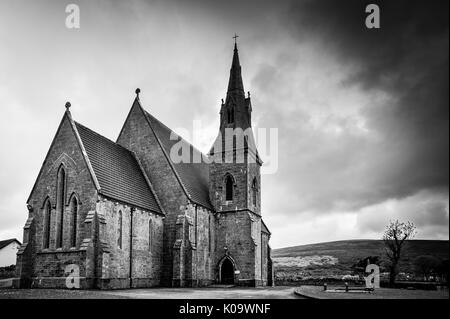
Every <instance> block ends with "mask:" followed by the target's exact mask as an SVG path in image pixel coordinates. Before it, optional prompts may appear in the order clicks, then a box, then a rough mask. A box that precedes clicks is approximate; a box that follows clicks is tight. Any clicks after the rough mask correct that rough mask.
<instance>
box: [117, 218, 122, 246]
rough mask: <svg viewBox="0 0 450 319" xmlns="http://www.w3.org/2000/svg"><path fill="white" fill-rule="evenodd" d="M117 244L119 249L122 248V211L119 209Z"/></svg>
mask: <svg viewBox="0 0 450 319" xmlns="http://www.w3.org/2000/svg"><path fill="white" fill-rule="evenodd" d="M117 246H118V247H119V249H122V211H121V210H119V225H118V236H117Z"/></svg>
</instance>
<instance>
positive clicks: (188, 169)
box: [144, 110, 214, 210]
mask: <svg viewBox="0 0 450 319" xmlns="http://www.w3.org/2000/svg"><path fill="white" fill-rule="evenodd" d="M144 112H145V115H146V117H147V120H148V121H149V123H150V126H151V128H152V129H153V131H154V132H155V134H156V136H157V137H158V139H159V140H160V142H161V144H162V147H163V149H164V150H165V152H166V154H167V156H168V158H169V161H170V163H171V165H172V167H173V169H174V171H175V173H176V174H177V175H178V177H179V179H180V181H181V183H182V185H183V187H184V189H185V190H186V193H187V196H188V197H189V198H190V199H191V200H192V201H193V202H194V203H196V204H199V205H202V206H204V207H206V208H208V209H211V210H214V208H213V206H212V205H211V202H210V200H209V168H208V164H207V163H205V162H204V161H203V160H201V161H200V162H199V163H197V162H195V163H194V160H195V159H202V156H205V155H203V154H202V153H201V152H200V151H199V150H197V149H196V148H195V147H194V146H192V145H191V144H190V143H188V142H187V141H185V140H184V139H182V138H181V137H179V138H178V140H171V139H170V135H171V133H173V131H172V130H171V129H170V128H168V127H167V126H166V125H164V124H163V123H161V122H160V121H159V120H158V119H156V118H155V117H154V116H153V115H151V114H150V113H148V112H147V111H145V110H144ZM174 134H175V133H174ZM179 141H181V143H184V145H185V146H186V148H188V149H189V150H190V152H189V153H190V154H189V159H190V160H189V162H188V163H186V162H181V163H176V162H175V161H172V160H171V159H170V150H171V148H172V146H173V145H174V144H176V143H178V142H179ZM183 149H184V148H183Z"/></svg>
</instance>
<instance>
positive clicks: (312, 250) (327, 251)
mask: <svg viewBox="0 0 450 319" xmlns="http://www.w3.org/2000/svg"><path fill="white" fill-rule="evenodd" d="M421 255H432V256H435V257H437V258H440V259H443V260H445V259H449V241H448V240H410V241H408V242H407V243H406V244H405V249H404V252H403V258H402V260H401V262H400V271H401V272H412V271H413V269H414V265H413V262H414V259H415V258H416V257H418V256H421ZM368 256H379V257H380V258H381V259H382V261H383V262H386V254H385V248H384V244H383V241H382V240H367V239H361V240H343V241H333V242H326V243H318V244H311V245H301V246H294V247H286V248H279V249H274V250H273V251H272V258H273V261H274V265H275V272H276V273H277V272H278V273H283V272H284V273H288V274H289V276H292V277H295V276H297V277H305V276H312V277H318V276H333V275H336V276H338V275H342V274H347V273H350V272H351V267H352V265H353V264H355V263H356V262H357V261H358V260H359V259H363V258H366V257H368ZM382 265H383V263H382Z"/></svg>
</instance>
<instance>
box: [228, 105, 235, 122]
mask: <svg viewBox="0 0 450 319" xmlns="http://www.w3.org/2000/svg"><path fill="white" fill-rule="evenodd" d="M227 122H228V124H231V123H234V109H233V108H231V109H228V110H227Z"/></svg>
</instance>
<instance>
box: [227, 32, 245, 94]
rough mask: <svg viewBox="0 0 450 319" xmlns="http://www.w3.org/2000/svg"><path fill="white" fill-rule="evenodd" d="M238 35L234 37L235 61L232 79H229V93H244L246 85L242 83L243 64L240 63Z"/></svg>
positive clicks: (232, 64)
mask: <svg viewBox="0 0 450 319" xmlns="http://www.w3.org/2000/svg"><path fill="white" fill-rule="evenodd" d="M237 37H238V36H237V35H235V36H234V37H233V38H234V53H233V62H232V63H231V70H230V80H229V81H228V92H227V95H228V94H232V93H238V94H239V93H240V94H242V95H244V94H245V93H244V85H243V84H242V75H241V64H240V63H239V53H238V49H237V43H236V38H237Z"/></svg>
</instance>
